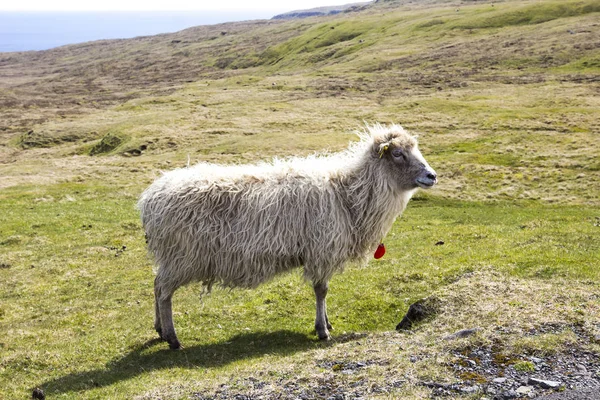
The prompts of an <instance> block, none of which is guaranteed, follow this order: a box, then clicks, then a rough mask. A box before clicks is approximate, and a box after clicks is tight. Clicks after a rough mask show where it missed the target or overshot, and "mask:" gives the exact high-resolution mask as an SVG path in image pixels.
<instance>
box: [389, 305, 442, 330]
mask: <svg viewBox="0 0 600 400" xmlns="http://www.w3.org/2000/svg"><path fill="white" fill-rule="evenodd" d="M438 303H439V300H438V299H437V298H435V297H427V298H424V299H421V300H419V301H417V302H415V303H413V304H411V305H410V307H409V308H408V311H407V313H406V315H405V316H404V318H402V321H400V323H399V324H398V325H396V330H397V331H401V330H409V329H410V328H412V326H413V324H414V323H417V322H420V321H423V320H424V319H425V318H428V317H432V316H434V315H435V314H437V310H438V307H439V306H438Z"/></svg>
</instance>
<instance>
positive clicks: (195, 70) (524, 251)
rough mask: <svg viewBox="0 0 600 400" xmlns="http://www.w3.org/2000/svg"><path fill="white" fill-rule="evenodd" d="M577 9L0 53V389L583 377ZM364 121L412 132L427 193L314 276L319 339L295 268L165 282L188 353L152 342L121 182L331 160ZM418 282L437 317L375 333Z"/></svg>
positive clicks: (58, 391) (593, 64)
mask: <svg viewBox="0 0 600 400" xmlns="http://www.w3.org/2000/svg"><path fill="white" fill-rule="evenodd" d="M599 15H600V7H599V6H598V5H597V2H595V1H591V0H587V1H586V0H583V1H566V2H565V1H544V2H539V1H537V0H536V1H504V2H494V3H493V4H491V3H489V2H483V1H468V2H460V3H459V2H453V1H437V0H431V1H418V2H414V1H412V2H411V1H408V0H407V1H403V0H402V1H400V0H397V1H396V0H391V1H377V2H374V3H373V4H370V5H369V6H368V7H366V8H365V9H364V10H362V11H360V12H356V13H348V14H338V15H335V16H327V17H318V18H307V19H301V20H292V21H248V22H239V23H231V24H221V25H214V26H203V27H195V28H191V29H187V30H184V31H181V32H177V33H173V34H165V35H158V36H152V37H140V38H135V39H129V40H110V41H99V42H91V43H84V44H79V45H72V46H65V47H61V48H57V49H52V50H48V51H43V52H27V53H3V54H0V349H1V351H0V398H23V397H27V396H30V395H31V392H32V389H33V388H35V387H38V386H39V387H40V388H41V389H42V390H44V391H45V392H46V394H47V395H48V398H51V397H61V398H73V399H75V398H77V399H81V398H89V399H93V398H144V399H156V398H161V399H163V398H198V399H205V398H232V397H235V396H238V397H239V396H248V397H251V398H274V397H278V396H279V397H280V398H327V397H335V396H337V397H340V396H342V397H344V396H345V398H356V397H369V398H377V397H382V398H386V396H387V397H392V398H406V399H410V398H414V399H419V398H426V397H429V396H436V395H438V394H443V395H447V396H449V397H461V398H473V397H475V396H482V395H485V396H488V397H490V398H493V397H494V396H495V395H498V396H500V395H502V393H507V396H508V395H510V393H511V390H512V391H516V390H517V389H518V388H519V386H521V383H522V382H523V381H524V380H525V381H527V379H528V378H529V377H538V378H546V379H547V380H558V381H560V382H561V385H563V386H564V387H568V386H569V385H573V387H575V388H580V389H582V388H585V387H588V388H592V389H594V390H595V389H596V388H598V387H600V375H598V374H599V373H600V365H599V364H598V361H597V360H598V359H599V358H598V354H599V352H600V348H599V342H598V338H599V336H598V335H600V303H599V300H598V296H597V293H598V290H599V289H600V287H599V285H600V284H599V282H600V274H599V271H598V268H597V266H598V265H599V264H600V259H599V257H600V248H599V247H598V246H599V244H598V240H597V237H598V229H599V228H598V227H599V226H600V220H599V218H600V198H599V196H598V193H600V161H599V159H598V154H597V149H598V148H600V135H599V132H600V122H599V121H600V120H599V119H598V109H600V90H599V89H600V42H599V41H598V38H599V37H600V24H599V23H598V16H599ZM363 121H368V122H374V121H379V122H382V123H391V122H395V123H400V124H402V125H404V126H405V127H407V128H408V129H410V130H411V131H412V132H414V133H416V134H418V135H419V136H420V138H419V140H420V147H421V149H422V152H423V154H424V155H425V157H426V158H427V160H428V161H429V163H430V164H431V165H432V166H433V167H434V168H435V169H436V170H437V172H438V174H439V178H440V184H439V187H438V188H436V189H434V190H433V191H430V192H427V193H420V194H418V195H417V196H416V197H415V198H414V199H413V201H412V202H411V203H410V205H409V207H408V209H407V211H406V213H405V215H404V216H403V217H402V218H400V219H399V220H398V221H397V223H396V224H395V225H394V227H393V229H392V231H391V232H390V233H389V235H388V236H387V237H386V238H385V242H386V247H387V248H388V253H387V254H386V256H385V257H384V258H383V259H382V260H378V261H373V262H371V263H369V265H368V267H366V268H365V267H362V266H351V267H349V268H348V270H347V271H346V272H345V273H344V274H342V275H340V276H337V277H336V278H335V279H334V280H333V281H332V283H331V291H330V296H329V297H328V300H329V299H330V300H329V303H330V304H329V311H330V317H331V319H332V323H333V325H334V327H335V329H336V330H335V331H333V334H334V340H333V341H332V342H331V343H319V342H317V341H316V340H315V338H314V335H313V334H312V332H311V326H312V324H313V316H314V315H313V314H314V312H313V308H314V304H313V302H314V300H313V297H312V293H311V290H310V288H309V287H308V286H307V285H304V284H303V283H302V281H301V277H300V276H299V274H292V275H288V276H283V277H280V278H278V279H276V280H274V281H273V282H269V283H267V284H266V285H264V286H262V287H260V288H259V289H257V290H255V291H221V290H216V291H215V293H213V294H212V295H211V296H208V297H203V299H202V302H201V303H200V304H199V303H198V298H197V297H196V292H197V291H199V290H200V288H199V287H198V286H195V285H191V286H189V287H187V288H184V289H182V290H181V291H179V292H178V293H177V295H176V299H175V302H174V305H175V310H174V311H175V321H176V322H175V323H176V326H177V328H178V333H179V336H180V338H181V340H182V342H183V344H184V346H185V349H184V350H183V351H181V352H169V351H168V350H167V349H166V346H165V344H164V343H160V342H158V341H156V340H155V333H154V332H153V329H152V316H153V295H152V279H153V276H152V268H151V261H150V260H148V258H147V257H146V250H145V243H144V234H143V232H142V229H141V226H140V223H139V216H138V215H137V211H136V210H135V208H134V204H135V202H136V199H137V197H138V195H139V193H140V192H141V191H142V190H143V188H144V187H145V186H146V185H148V184H149V183H150V182H151V181H152V180H153V179H155V178H156V177H157V176H159V175H160V174H161V171H162V170H168V169H172V168H175V167H180V166H184V165H186V164H188V163H194V162H197V161H202V160H204V161H215V162H222V163H244V162H253V161H257V160H264V159H269V158H271V157H272V156H275V155H278V156H287V155H305V154H310V153H313V152H315V151H324V150H329V151H336V150H339V149H342V148H345V147H346V145H347V143H348V142H349V141H352V140H355V136H354V135H353V134H352V131H353V130H355V129H357V128H360V127H361V126H362V125H363ZM427 296H429V297H430V298H431V301H432V302H433V303H432V304H434V306H435V307H433V308H435V310H436V311H437V314H435V315H431V316H430V317H429V319H428V320H426V321H425V322H423V323H421V324H418V325H416V326H415V327H414V328H413V330H412V331H410V332H408V333H407V332H404V333H397V332H395V331H394V327H395V326H396V324H397V323H398V322H399V321H400V319H401V318H402V316H403V315H404V313H405V312H406V311H407V309H408V306H409V305H410V304H411V303H413V302H414V301H416V300H418V299H420V298H423V297H427ZM467 328H480V329H479V330H477V331H474V334H472V335H471V336H469V337H463V338H458V339H453V340H451V339H448V340H442V339H443V338H446V337H447V336H449V335H450V334H452V333H454V332H456V331H458V330H461V329H467ZM472 333H473V332H472ZM578 365H579V366H578ZM581 367H583V369H582V368H581ZM584 370H585V373H584V372H583V371H584ZM574 371H577V372H576V373H574ZM498 376H504V377H506V378H507V380H506V381H505V382H504V383H497V382H494V381H493V379H494V378H496V377H498ZM523 390H525V389H523ZM526 390H531V391H532V393H534V394H535V395H543V394H544V393H547V392H550V391H552V390H553V389H544V388H543V387H539V386H535V385H533V384H532V388H530V389H526Z"/></svg>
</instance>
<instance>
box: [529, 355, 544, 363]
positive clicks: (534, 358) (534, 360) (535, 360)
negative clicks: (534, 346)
mask: <svg viewBox="0 0 600 400" xmlns="http://www.w3.org/2000/svg"><path fill="white" fill-rule="evenodd" d="M529 359H530V360H531V361H532V362H534V363H536V364H539V363H541V362H544V360H542V359H541V358H537V357H530V358H529Z"/></svg>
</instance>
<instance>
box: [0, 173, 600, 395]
mask: <svg viewBox="0 0 600 400" xmlns="http://www.w3.org/2000/svg"><path fill="white" fill-rule="evenodd" d="M137 192H138V188H137V187H135V186H134V187H125V188H121V189H119V190H117V191H115V187H106V186H103V185H96V186H91V185H89V184H87V185H73V184H68V185H59V186H50V187H48V188H42V189H40V188H31V189H25V188H20V189H19V190H17V189H12V190H7V191H4V192H3V195H2V202H1V203H0V204H1V206H0V215H2V217H0V224H1V226H2V231H1V238H2V239H1V240H0V246H1V247H2V254H3V256H2V260H0V261H2V262H3V263H5V264H8V265H10V268H3V269H1V270H0V274H1V275H2V276H1V277H2V282H3V291H2V294H1V298H2V301H1V304H2V306H1V311H0V318H1V321H2V322H3V324H2V326H3V328H2V329H3V332H2V338H3V339H2V341H1V343H0V346H2V349H3V353H4V356H3V361H2V370H0V371H1V379H2V387H3V388H4V389H3V390H4V392H5V395H6V396H8V397H9V398H11V397H23V396H24V395H25V393H24V390H25V389H26V388H29V387H35V386H42V387H44V388H45V390H46V393H47V394H53V395H58V394H61V393H65V394H69V396H71V395H73V396H76V397H77V398H97V397H103V396H106V395H108V394H109V393H115V395H116V393H121V395H123V394H124V393H135V392H139V390H141V388H142V387H144V388H145V387H147V386H152V385H154V384H155V383H153V382H154V379H156V374H157V373H160V374H161V378H160V379H159V382H160V381H162V380H163V379H169V378H168V377H169V376H171V374H175V373H177V372H176V371H180V370H185V371H187V372H185V375H187V376H189V377H190V378H191V379H204V378H202V377H205V376H206V375H208V376H209V377H210V376H213V377H214V376H218V375H219V374H220V373H222V372H220V371H229V370H231V368H238V367H239V368H242V367H247V366H249V365H253V364H254V363H256V362H261V360H265V357H266V358H267V359H271V360H274V362H283V360H285V359H286V357H288V356H289V355H290V354H294V353H297V352H304V351H308V350H311V349H319V348H326V347H327V345H324V344H320V343H318V342H317V341H316V339H315V338H314V337H313V334H312V332H311V330H312V329H311V326H312V323H313V317H314V316H313V301H314V300H313V295H312V292H311V290H310V288H309V286H308V285H306V284H304V283H303V282H302V280H301V277H300V274H299V273H294V274H291V275H287V276H283V277H280V278H278V279H276V280H274V281H273V282H270V283H268V284H266V285H264V286H261V287H260V288H259V289H257V290H254V291H244V290H239V291H223V290H215V291H214V292H213V293H212V294H211V295H208V296H206V297H204V298H203V299H202V300H200V299H199V297H198V296H199V292H200V291H201V289H200V287H199V286H197V285H192V286H190V287H186V288H185V289H182V290H180V291H179V292H178V293H177V294H176V296H175V320H176V325H177V328H178V331H179V335H180V338H181V340H182V341H183V343H184V344H185V347H186V349H185V350H184V351H183V352H180V353H177V352H175V353H173V352H170V351H168V350H166V346H165V345H164V344H163V343H160V342H157V341H156V340H154V338H155V333H154V332H153V329H152V318H153V311H152V309H153V295H152V279H153V276H152V268H151V262H150V261H149V259H148V258H147V257H146V255H145V244H144V238H143V233H142V231H141V228H140V225H139V222H138V216H137V213H136V211H135V210H134V208H133V204H134V200H135V194H136V193H137ZM599 215H600V209H598V208H581V207H574V206H547V205H541V204H537V203H522V204H519V203H517V204H514V203H500V204H493V205H491V204H486V203H474V202H462V201H448V200H442V199H438V198H436V197H430V196H429V195H428V196H425V197H423V196H419V197H417V198H416V199H414V201H413V202H412V203H411V205H410V206H409V208H408V209H407V211H406V213H405V214H404V216H403V217H402V219H401V220H399V221H398V223H397V224H396V225H395V226H394V228H393V230H392V232H390V234H389V235H388V236H387V238H386V239H385V243H386V246H387V254H386V256H385V257H384V259H383V260H381V261H372V262H371V263H370V264H369V266H368V267H358V266H352V267H350V268H348V270H347V271H346V272H345V273H344V274H342V275H339V276H336V277H335V278H334V279H333V280H332V282H331V290H330V296H329V309H330V319H331V321H332V323H333V324H334V327H335V329H336V330H335V331H334V334H335V335H339V333H340V332H365V331H366V332H370V331H388V330H391V329H393V327H394V326H395V324H396V323H397V322H398V321H399V319H400V318H401V316H402V315H403V313H404V312H405V311H406V310H407V307H408V305H409V304H411V303H412V302H413V301H415V300H417V299H419V298H422V297H424V296H427V295H428V294H429V293H431V292H432V291H434V290H435V289H436V288H438V287H442V286H445V285H447V284H449V283H451V282H453V281H454V280H456V279H457V277H460V276H462V275H463V274H465V273H469V272H473V271H476V270H479V269H481V268H488V267H490V266H491V267H492V268H493V269H494V270H496V271H499V272H501V273H503V274H508V275H516V276H520V277H528V278H533V279H553V278H558V277H564V278H568V279H573V280H578V279H579V280H594V281H597V280H598V279H599V276H598V275H599V272H598V270H597V265H598V264H599V263H600V256H599V255H600V248H599V245H598V243H597V241H596V240H595V235H596V234H597V230H598V227H597V226H595V224H597V217H598V216H599ZM438 241H443V242H444V244H443V245H437V246H436V243H437V242H438ZM123 246H125V247H123ZM416 271H418V272H416ZM12 376H19V377H20V379H19V380H18V381H15V380H12V379H10V377H12ZM114 391H116V392H114ZM121 395H118V396H121Z"/></svg>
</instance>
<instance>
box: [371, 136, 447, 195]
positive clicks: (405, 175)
mask: <svg viewBox="0 0 600 400" xmlns="http://www.w3.org/2000/svg"><path fill="white" fill-rule="evenodd" d="M372 133H373V139H374V141H373V156H374V157H377V158H379V159H380V162H381V163H382V164H383V166H384V167H385V168H386V169H388V172H389V173H390V175H391V176H393V180H394V182H395V183H396V184H397V185H398V187H399V188H400V189H401V190H411V189H416V188H418V187H420V188H423V189H429V188H431V187H432V186H433V185H435V184H436V183H437V174H436V173H435V171H434V170H433V168H431V167H430V166H429V164H428V163H427V161H425V158H423V155H422V154H421V152H420V151H419V147H418V143H417V139H416V138H415V137H414V136H411V135H410V134H408V133H407V132H406V131H405V130H404V129H403V128H402V127H401V126H399V125H392V126H390V127H381V126H378V127H377V128H376V131H375V132H373V130H372Z"/></svg>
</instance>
